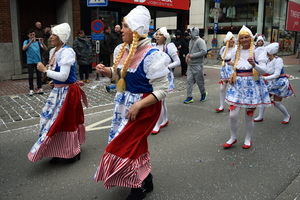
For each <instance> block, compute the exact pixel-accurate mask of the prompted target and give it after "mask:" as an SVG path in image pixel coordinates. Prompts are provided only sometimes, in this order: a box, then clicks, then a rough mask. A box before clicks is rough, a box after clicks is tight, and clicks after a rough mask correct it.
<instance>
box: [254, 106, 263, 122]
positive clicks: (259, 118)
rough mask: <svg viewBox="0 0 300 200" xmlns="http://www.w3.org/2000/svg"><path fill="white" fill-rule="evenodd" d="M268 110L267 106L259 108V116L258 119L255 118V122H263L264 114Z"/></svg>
mask: <svg viewBox="0 0 300 200" xmlns="http://www.w3.org/2000/svg"><path fill="white" fill-rule="evenodd" d="M265 110H266V107H265V106H262V107H260V108H259V111H258V116H257V117H256V118H254V119H255V120H261V119H263V118H264V112H265Z"/></svg>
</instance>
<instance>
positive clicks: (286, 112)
mask: <svg viewBox="0 0 300 200" xmlns="http://www.w3.org/2000/svg"><path fill="white" fill-rule="evenodd" d="M274 106H275V107H276V108H278V109H279V110H280V111H281V112H282V113H283V114H284V119H283V121H285V122H288V121H289V120H290V114H289V113H288V111H287V110H286V108H285V107H284V105H282V104H281V102H280V101H274Z"/></svg>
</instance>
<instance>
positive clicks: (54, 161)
mask: <svg viewBox="0 0 300 200" xmlns="http://www.w3.org/2000/svg"><path fill="white" fill-rule="evenodd" d="M58 162H59V158H57V157H53V158H52V159H51V160H50V161H49V163H50V164H56V163H58Z"/></svg>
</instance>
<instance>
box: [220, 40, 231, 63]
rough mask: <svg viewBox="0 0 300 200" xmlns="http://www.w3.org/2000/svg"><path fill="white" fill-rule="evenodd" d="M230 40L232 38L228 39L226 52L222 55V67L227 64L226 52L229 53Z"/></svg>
mask: <svg viewBox="0 0 300 200" xmlns="http://www.w3.org/2000/svg"><path fill="white" fill-rule="evenodd" d="M229 41H230V40H227V41H226V47H225V51H224V53H223V57H222V60H223V61H222V67H224V66H225V61H224V60H225V57H226V54H227V51H228V47H229Z"/></svg>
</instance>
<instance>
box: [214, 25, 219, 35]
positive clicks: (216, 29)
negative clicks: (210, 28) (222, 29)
mask: <svg viewBox="0 0 300 200" xmlns="http://www.w3.org/2000/svg"><path fill="white" fill-rule="evenodd" d="M217 31H218V23H214V33H217Z"/></svg>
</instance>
